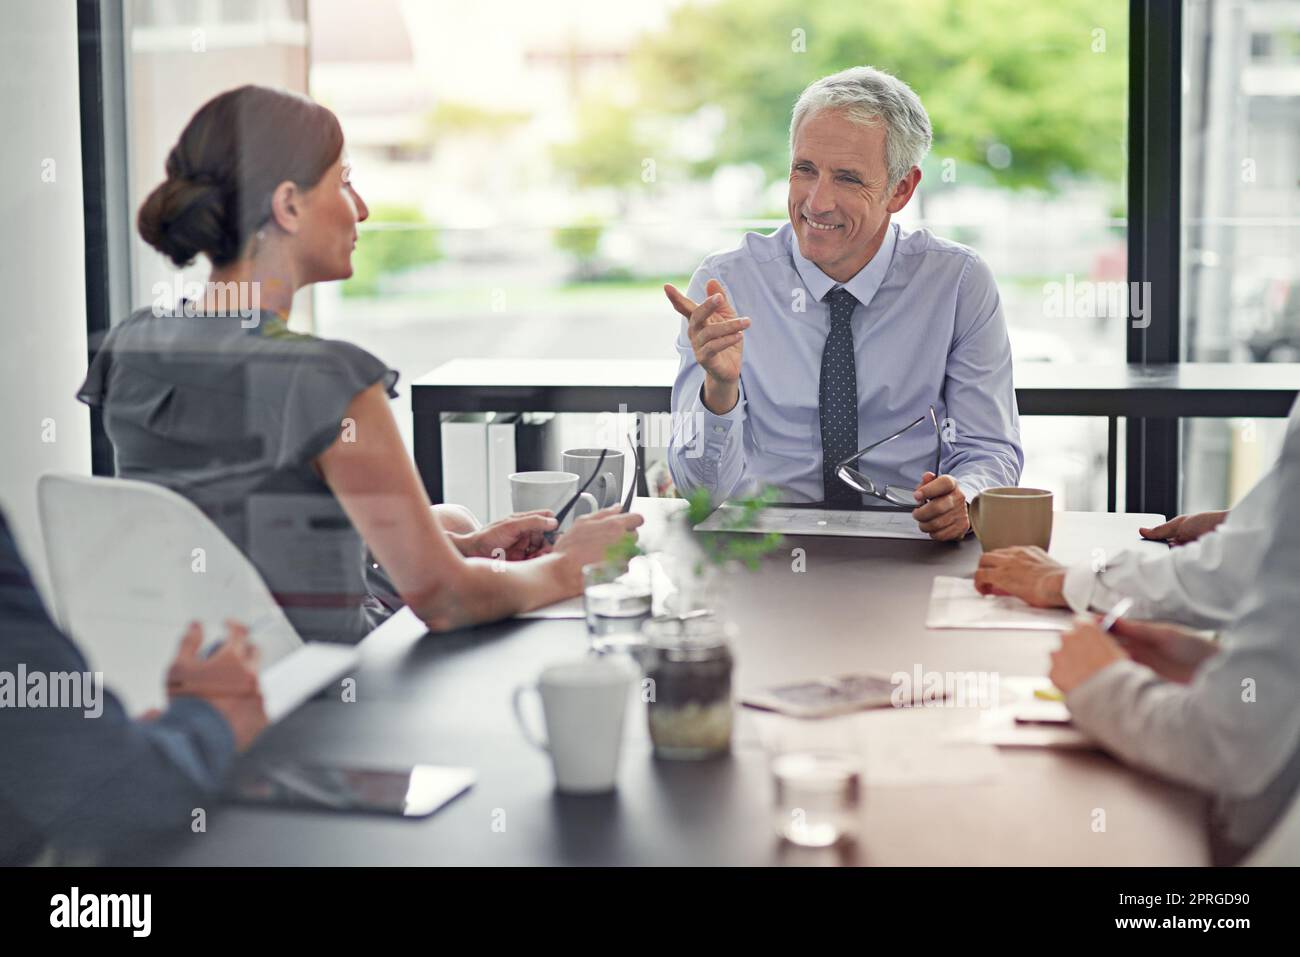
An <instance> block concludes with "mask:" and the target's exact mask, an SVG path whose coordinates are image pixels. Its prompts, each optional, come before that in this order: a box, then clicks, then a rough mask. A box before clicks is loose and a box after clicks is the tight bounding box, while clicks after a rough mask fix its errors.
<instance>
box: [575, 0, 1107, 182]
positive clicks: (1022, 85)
mask: <svg viewBox="0 0 1300 957" xmlns="http://www.w3.org/2000/svg"><path fill="white" fill-rule="evenodd" d="M1127 50H1128V3H1127V2H1125V0H1054V2H1052V3H1047V4H1036V3H1025V2H1024V0H871V2H870V3H844V2H843V0H717V2H700V0H690V2H687V3H685V4H683V5H682V6H680V7H678V8H676V9H675V10H674V11H673V12H672V14H671V15H670V18H669V22H668V24H667V27H666V28H665V29H663V30H662V31H660V32H657V33H653V34H648V35H646V36H645V37H644V38H643V39H642V40H641V42H640V43H639V45H638V46H637V47H636V49H634V51H633V55H632V63H633V69H634V75H635V77H636V85H637V88H638V90H639V97H640V100H639V102H638V104H637V105H636V107H634V108H632V107H629V108H626V109H623V110H618V111H614V112H610V111H609V110H604V111H597V112H595V113H593V114H590V115H589V114H588V113H587V112H585V111H584V112H583V113H582V115H581V116H580V123H579V130H578V134H577V136H576V138H575V139H574V141H573V143H572V144H570V145H569V146H567V147H565V148H563V149H560V150H557V152H556V160H557V163H559V165H560V166H561V167H562V168H565V169H567V170H568V171H569V172H571V173H573V174H575V175H576V176H577V178H579V180H580V181H581V182H583V183H584V184H585V185H597V184H600V185H606V186H618V187H624V188H626V187H628V186H631V185H632V184H633V183H634V182H635V180H636V178H637V177H638V175H639V173H640V169H641V167H640V163H641V162H642V158H643V157H646V156H652V157H655V158H656V161H657V163H658V165H659V168H660V170H661V171H662V170H665V169H667V168H668V167H669V165H670V164H671V163H672V161H673V153H674V150H673V144H672V143H671V142H669V143H664V144H660V146H659V147H657V148H650V147H648V145H647V144H646V143H644V142H642V141H640V139H639V138H638V135H637V134H638V127H637V124H636V122H634V120H636V119H637V118H638V117H639V116H640V117H645V116H651V117H656V116H657V117H679V118H681V117H688V116H690V115H692V114H694V113H696V112H697V111H699V110H701V109H702V108H705V107H713V108H717V109H720V110H721V111H722V113H723V116H724V117H725V122H724V124H723V126H722V129H721V132H720V133H719V134H718V136H717V137H716V141H715V143H714V144H713V145H714V149H713V151H712V153H711V154H710V155H708V156H707V157H706V158H704V159H700V158H699V157H694V158H692V159H691V160H690V161H689V162H687V161H681V162H678V163H677V164H676V168H677V170H678V171H679V172H682V173H684V174H685V175H690V176H700V175H707V174H709V173H710V172H712V170H713V169H715V168H716V167H717V166H720V165H723V164H730V163H757V164H759V165H760V166H761V167H762V168H763V170H764V171H765V172H766V173H767V175H768V176H769V177H771V178H773V179H784V178H785V177H786V175H787V173H788V168H789V147H788V134H789V120H790V111H791V108H792V107H793V105H794V101H795V99H796V98H797V97H798V95H799V92H800V91H801V90H802V89H803V88H804V87H805V86H806V85H807V84H808V83H810V82H812V81H813V80H815V79H817V78H818V77H821V76H824V75H826V74H829V73H834V72H836V71H838V70H841V69H844V68H845V67H849V66H856V65H862V64H870V65H872V66H876V67H879V68H880V69H883V70H887V71H889V72H891V73H893V74H895V75H896V76H898V77H900V78H901V79H903V80H905V81H906V82H907V83H908V84H909V85H910V86H911V87H912V88H913V89H915V90H916V91H917V94H918V95H919V96H920V97H921V100H922V102H923V103H924V104H925V106H926V110H927V111H928V112H929V114H930V119H931V123H932V124H933V126H934V131H935V138H934V148H933V151H932V153H931V156H932V159H931V160H930V161H929V163H928V165H927V168H926V170H925V172H926V173H927V176H926V187H927V188H928V189H934V188H942V187H943V186H944V185H945V182H947V181H951V179H952V177H949V178H948V179H947V180H945V178H944V177H943V176H942V175H941V173H942V167H941V166H939V165H938V164H941V163H942V162H943V160H945V159H947V160H952V161H953V162H952V164H951V165H950V169H951V170H952V172H953V174H954V176H955V180H956V181H958V182H986V183H989V184H991V185H999V186H1003V187H1010V188H1022V187H1027V188H1037V189H1045V190H1048V191H1051V190H1054V189H1055V188H1056V187H1057V186H1059V185H1060V183H1061V181H1062V180H1063V179H1065V178H1096V179H1100V180H1102V181H1106V182H1109V183H1112V184H1113V185H1114V187H1115V189H1116V191H1117V192H1118V191H1119V188H1120V183H1121V178H1122V175H1123V171H1124V166H1125V156H1124V133H1125V116H1126V109H1127V82H1128V52H1127Z"/></svg>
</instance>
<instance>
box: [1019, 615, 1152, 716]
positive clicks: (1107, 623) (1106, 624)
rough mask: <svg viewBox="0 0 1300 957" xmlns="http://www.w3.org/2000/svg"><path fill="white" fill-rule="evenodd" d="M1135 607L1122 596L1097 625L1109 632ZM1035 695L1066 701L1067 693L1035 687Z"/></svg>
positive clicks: (1047, 699)
mask: <svg viewBox="0 0 1300 957" xmlns="http://www.w3.org/2000/svg"><path fill="white" fill-rule="evenodd" d="M1132 607H1133V599H1132V598H1121V599H1120V600H1119V601H1117V602H1115V604H1113V605H1111V607H1110V611H1108V612H1106V617H1105V618H1103V619H1102V620H1101V623H1100V624H1099V625H1098V626H1097V627H1098V628H1100V629H1101V630H1102V631H1103V632H1109V631H1110V630H1111V629H1112V628H1114V627H1115V622H1117V621H1119V620H1120V619H1121V618H1123V617H1124V616H1125V615H1126V614H1128V610H1129V609H1130V608H1132ZM1034 697H1035V698H1038V699H1039V700H1041V701H1064V700H1065V695H1063V694H1061V692H1060V691H1058V690H1057V689H1056V688H1035V689H1034Z"/></svg>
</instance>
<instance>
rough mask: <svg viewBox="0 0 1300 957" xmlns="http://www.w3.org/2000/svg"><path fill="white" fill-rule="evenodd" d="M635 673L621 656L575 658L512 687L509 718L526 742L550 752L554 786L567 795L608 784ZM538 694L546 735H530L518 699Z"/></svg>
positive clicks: (612, 783) (609, 786) (610, 784)
mask: <svg viewBox="0 0 1300 957" xmlns="http://www.w3.org/2000/svg"><path fill="white" fill-rule="evenodd" d="M636 676H637V672H636V669H635V667H634V666H633V665H632V664H631V662H630V661H629V660H628V659H627V658H624V657H623V656H621V655H602V656H600V657H591V658H579V659H576V660H574V661H566V662H562V663H560V664H554V665H550V666H549V667H547V668H545V669H544V670H543V671H542V673H541V676H540V677H539V678H538V679H537V684H535V685H521V686H519V687H518V688H516V689H515V693H514V697H513V699H512V703H513V705H514V710H515V720H517V721H518V722H519V729H520V731H522V732H523V735H524V737H525V738H526V739H527V740H528V743H529V744H531V745H533V746H534V747H537V748H540V749H541V750H543V751H545V752H547V753H548V754H549V755H550V756H551V761H552V763H553V764H554V766H555V786H556V787H557V788H558V789H559V790H561V791H564V792H565V793H567V794H599V793H601V792H604V791H611V790H613V789H614V786H615V783H616V780H617V777H618V756H619V751H620V750H621V748H622V744H623V716H624V715H625V714H626V713H627V708H628V695H629V692H630V691H631V689H632V685H633V682H634V681H635V679H636ZM533 691H535V692H537V693H538V694H539V695H540V696H541V699H542V713H543V714H544V715H545V717H546V739H545V740H540V739H538V738H536V737H534V735H533V733H532V732H531V731H529V729H528V721H527V720H526V719H525V718H524V712H523V699H524V696H525V695H526V694H528V693H530V692H533Z"/></svg>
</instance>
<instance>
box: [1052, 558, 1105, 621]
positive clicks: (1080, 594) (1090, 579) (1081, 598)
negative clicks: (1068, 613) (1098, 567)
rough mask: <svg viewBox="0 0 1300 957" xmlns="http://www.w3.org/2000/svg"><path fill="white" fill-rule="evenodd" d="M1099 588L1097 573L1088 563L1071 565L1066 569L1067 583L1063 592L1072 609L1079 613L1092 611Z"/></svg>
mask: <svg viewBox="0 0 1300 957" xmlns="http://www.w3.org/2000/svg"><path fill="white" fill-rule="evenodd" d="M1096 590H1097V573H1096V572H1094V571H1093V570H1092V569H1091V568H1089V567H1088V566H1087V565H1071V566H1070V567H1069V568H1067V569H1066V570H1065V583H1064V584H1063V585H1062V586H1061V594H1062V595H1063V596H1064V597H1065V603H1066V604H1067V605H1069V606H1070V609H1071V610H1072V611H1074V612H1075V613H1076V614H1079V615H1086V614H1087V613H1088V612H1090V611H1092V598H1093V594H1094V593H1095V592H1096Z"/></svg>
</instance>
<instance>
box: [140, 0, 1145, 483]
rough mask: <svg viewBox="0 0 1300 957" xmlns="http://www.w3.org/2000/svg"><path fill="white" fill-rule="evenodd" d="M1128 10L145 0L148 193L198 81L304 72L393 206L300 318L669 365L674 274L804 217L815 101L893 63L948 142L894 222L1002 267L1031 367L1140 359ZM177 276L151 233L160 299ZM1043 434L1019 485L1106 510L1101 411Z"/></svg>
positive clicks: (377, 341)
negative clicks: (1129, 159) (1131, 341)
mask: <svg viewBox="0 0 1300 957" xmlns="http://www.w3.org/2000/svg"><path fill="white" fill-rule="evenodd" d="M1128 16H1129V6H1128V3H1127V2H1126V0H1060V2H1054V3H1051V4H1041V5H1033V6H1032V7H1028V8H1027V7H1026V5H1025V4H1024V3H1023V2H1021V0H950V2H921V0H878V2H873V3H871V4H869V5H857V4H845V3H844V2H843V0H686V2H682V0H642V2H638V3H635V4H600V3H591V2H583V0H556V2H549V3H544V4H538V3H533V2H529V0H485V2H481V3H475V4H449V3H424V2H414V0H412V2H399V0H367V2H366V3H360V4H359V3H355V2H350V0H298V2H294V0H238V2H236V0H191V2H182V0H130V2H129V3H128V4H127V19H128V23H127V34H126V35H127V36H128V38H129V40H128V42H129V58H130V61H131V62H130V71H129V72H130V76H129V79H128V83H129V97H128V101H129V104H130V114H131V116H130V121H131V126H130V131H131V156H132V162H131V169H132V176H131V182H132V196H131V202H132V208H133V209H134V207H135V206H138V203H139V202H140V201H141V200H142V199H143V197H144V195H145V194H146V193H147V192H148V190H149V189H151V188H152V187H153V185H154V184H156V182H157V181H158V179H159V178H160V177H161V175H162V158H163V156H164V155H165V153H166V149H167V148H168V147H169V146H170V144H171V142H173V141H174V139H175V136H176V135H177V134H178V133H179V131H180V129H181V127H182V126H183V124H184V123H185V121H186V120H187V119H188V117H189V115H190V114H191V113H192V112H193V110H194V109H195V108H196V107H197V106H198V105H199V104H200V103H201V102H202V101H203V100H204V99H206V98H207V97H209V96H211V95H212V94H213V93H215V92H217V91H218V90H220V89H224V88H228V87H232V86H235V85H237V84H239V83H244V82H261V83H274V84H278V85H283V86H288V87H290V88H295V89H306V90H307V91H308V92H310V93H311V95H313V96H314V97H316V98H317V99H318V100H320V101H321V102H323V103H325V104H326V105H328V106H329V107H330V108H332V109H333V110H334V111H335V112H336V113H337V114H338V116H339V117H340V119H341V121H342V124H343V128H344V132H345V135H346V137H347V141H348V149H349V152H350V158H351V160H352V162H353V165H354V169H355V171H356V177H355V179H356V182H357V183H358V186H359V189H360V191H361V192H362V194H363V195H364V196H365V197H366V199H367V201H368V202H369V204H370V207H371V211H372V215H371V219H370V221H369V222H367V223H366V224H364V225H363V227H362V236H361V240H360V242H359V244H358V247H357V251H356V257H355V266H356V274H355V275H354V277H353V278H352V279H351V280H349V281H348V282H346V283H334V284H328V285H325V286H321V287H318V288H316V289H314V290H313V291H312V295H311V297H310V298H311V301H310V303H309V304H308V303H302V304H301V305H300V306H299V307H298V308H297V309H296V310H295V323H297V324H299V325H306V326H309V327H310V328H312V329H314V331H316V332H317V333H319V334H321V335H326V336H333V337H340V338H347V339H350V340H352V341H355V342H357V343H358V344H360V345H362V346H364V347H366V348H368V349H370V350H371V351H373V352H375V353H376V354H377V355H379V356H381V357H382V358H383V359H385V360H386V361H387V362H389V363H390V364H392V365H394V366H395V367H396V368H398V369H399V370H400V371H401V373H402V376H403V380H404V381H405V382H407V383H409V382H410V381H411V380H412V379H414V378H417V377H418V376H420V375H422V374H423V373H425V372H427V371H429V370H430V369H432V368H434V367H435V366H437V365H438V364H440V363H442V362H444V361H446V360H448V359H451V358H455V357H461V356H476V357H484V356H487V357H493V356H500V357H608V358H621V357H637V358H643V357H647V356H665V357H671V356H672V355H673V351H672V344H671V343H672V339H673V336H674V335H675V332H676V328H677V320H676V316H675V314H674V313H673V312H672V310H671V309H670V308H669V307H668V305H667V303H666V302H665V301H664V299H663V295H662V292H661V290H660V287H661V286H662V284H663V283H664V282H665V281H672V282H676V283H679V284H680V283H683V282H684V281H685V280H686V279H687V278H688V277H689V275H690V274H691V272H692V271H693V270H694V268H695V267H696V266H697V265H698V263H699V261H700V260H701V259H702V258H703V257H704V256H705V255H706V254H708V253H710V252H713V251H715V250H717V249H720V248H723V247H726V246H729V245H733V244H734V243H736V242H737V241H738V239H739V238H740V237H741V236H742V235H743V233H744V232H745V231H746V230H750V229H756V230H763V231H768V230H773V229H776V228H777V227H779V226H780V225H781V223H782V222H783V221H784V218H785V215H786V214H785V191H786V177H787V166H788V159H789V158H788V148H787V131H788V123H789V112H790V107H791V105H792V104H793V101H794V99H795V97H796V96H797V94H798V92H799V91H800V90H801V89H802V88H803V87H804V86H805V85H806V84H807V83H809V82H810V81H812V80H813V79H816V78H817V77H819V76H822V75H824V74H827V73H830V72H833V71H835V70H839V69H841V68H844V67H847V66H851V65H857V64H863V63H870V64H873V65H875V66H878V67H881V68H884V69H887V70H890V71H891V72H894V73H896V74H897V75H898V76H900V77H902V78H903V79H905V80H906V81H907V82H908V83H910V84H911V85H912V86H913V87H914V89H916V91H917V93H918V94H919V95H920V97H921V99H922V100H923V102H924V103H925V105H926V107H927V109H928V111H929V113H930V116H931V120H932V122H933V126H934V131H935V142H934V149H933V152H932V153H931V155H930V157H929V159H928V160H927V161H926V163H925V166H924V169H923V173H924V177H923V181H922V184H921V187H920V191H919V193H918V195H917V197H916V199H915V200H914V201H913V202H912V203H911V204H910V205H909V207H908V208H907V209H906V210H904V211H903V213H902V214H901V215H900V217H899V219H900V220H901V221H902V222H903V224H904V225H905V226H906V227H908V228H919V227H927V228H930V229H932V230H934V231H935V232H936V233H938V234H939V235H942V236H945V237H948V238H951V239H954V240H957V241H959V242H963V243H967V244H969V245H970V246H972V247H973V248H975V249H976V250H977V251H978V252H979V253H980V255H981V256H983V257H984V258H985V260H987V261H988V263H989V264H990V266H991V267H992V269H993V271H994V273H995V275H996V277H997V279H998V283H999V288H1000V290H1001V294H1002V298H1003V303H1004V309H1005V313H1006V317H1007V321H1008V324H1009V326H1010V330H1011V339H1012V350H1013V354H1014V357H1015V361H1016V362H1017V364H1025V363H1029V362H1055V363H1091V362H1100V363H1120V362H1123V361H1124V360H1125V332H1126V326H1125V321H1124V309H1123V301H1124V297H1123V296H1122V295H1115V294H1113V293H1114V292H1115V291H1116V290H1119V291H1122V290H1123V288H1124V287H1123V286H1122V285H1121V284H1122V283H1124V282H1125V280H1126V252H1127V250H1126V230H1127V222H1126V210H1125V189H1124V174H1125V169H1126V155H1125V146H1124V144H1125V130H1126V123H1127V116H1126V108H1127V98H1128V66H1129V64H1128ZM720 48H721V49H722V51H723V52H721V53H720ZM196 268H197V267H196ZM173 273H174V270H172V269H171V268H170V267H169V266H168V265H167V264H166V263H164V262H162V260H161V259H160V258H159V257H157V256H156V254H154V253H152V252H151V251H149V250H147V249H145V248H144V247H143V246H142V245H141V244H139V242H138V241H136V246H135V263H134V283H133V285H134V290H135V294H136V299H137V302H136V304H137V305H139V304H142V303H143V302H147V301H149V299H150V298H152V296H151V290H152V288H153V285H154V283H156V282H157V281H159V279H160V278H169V277H171V276H172V274H173ZM308 305H309V306H310V308H308ZM408 401H409V400H408V398H407V394H406V393H405V392H404V394H403V397H402V399H400V400H398V403H397V405H396V406H395V408H394V411H395V412H396V413H397V414H398V419H399V422H401V423H403V425H404V427H407V428H408V429H409V426H408V425H407V423H408V422H409V405H408ZM1022 427H1023V432H1024V443H1025V451H1026V462H1027V465H1026V470H1025V474H1024V476H1023V481H1024V483H1025V484H1032V485H1040V486H1044V487H1048V488H1051V489H1053V490H1054V491H1056V493H1057V496H1058V505H1059V506H1060V507H1068V508H1076V509H1104V508H1105V507H1106V487H1105V475H1106V470H1105V467H1104V462H1105V455H1106V423H1105V421H1104V420H1098V419H1089V418H1083V417H1078V418H1076V417H1067V418H1041V417H1025V418H1024V419H1023V420H1022Z"/></svg>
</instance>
